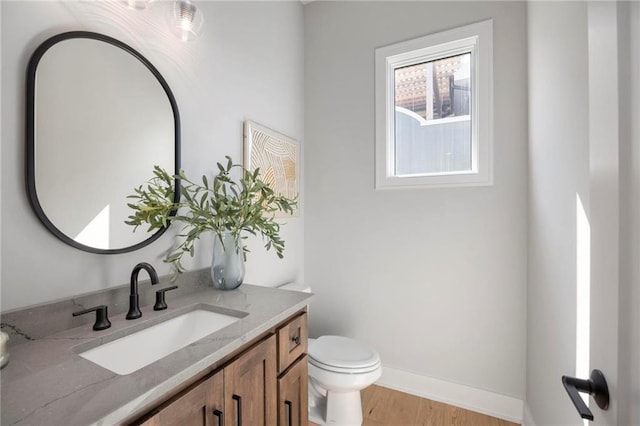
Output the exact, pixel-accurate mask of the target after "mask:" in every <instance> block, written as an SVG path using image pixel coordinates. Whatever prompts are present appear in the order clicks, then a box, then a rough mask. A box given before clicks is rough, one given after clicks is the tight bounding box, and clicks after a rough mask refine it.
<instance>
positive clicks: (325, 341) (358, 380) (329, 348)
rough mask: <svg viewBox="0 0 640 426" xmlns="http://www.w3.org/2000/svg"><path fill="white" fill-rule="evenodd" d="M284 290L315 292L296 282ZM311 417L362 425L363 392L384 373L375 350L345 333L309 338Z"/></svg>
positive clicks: (338, 424) (343, 424)
mask: <svg viewBox="0 0 640 426" xmlns="http://www.w3.org/2000/svg"><path fill="white" fill-rule="evenodd" d="M280 288H282V289H284V290H294V291H304V292H311V289H310V288H308V287H304V286H301V285H296V284H287V285H284V286H281V287H280ZM308 354H309V355H308V359H309V420H310V421H312V422H313V423H317V424H320V425H335V426H360V425H362V402H361V400H360V391H361V390H362V389H364V388H366V387H368V386H370V385H372V384H373V383H374V382H375V381H376V380H378V379H379V378H380V376H381V375H382V364H381V362H380V355H378V352H376V351H375V350H374V349H372V348H370V347H369V346H367V345H365V344H364V343H362V342H358V341H356V340H353V339H349V338H347V337H342V336H321V337H318V338H317V339H309V347H308Z"/></svg>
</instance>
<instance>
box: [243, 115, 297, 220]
mask: <svg viewBox="0 0 640 426" xmlns="http://www.w3.org/2000/svg"><path fill="white" fill-rule="evenodd" d="M243 139H244V158H243V160H244V168H245V169H247V170H249V171H252V172H253V171H255V170H256V169H258V168H259V169H260V178H261V179H262V180H263V181H265V182H266V183H268V184H269V186H270V187H271V188H272V189H273V190H274V191H275V193H276V194H277V195H283V196H285V197H287V198H291V199H293V198H296V197H297V196H298V193H299V184H300V182H299V180H300V178H299V174H300V172H299V168H300V144H299V142H298V141H296V140H295V139H293V138H291V137H289V136H286V135H284V134H282V133H280V132H277V131H275V130H273V129H270V128H268V127H265V126H263V125H261V124H258V123H256V122H254V121H250V120H245V122H244V138H243ZM298 214H299V212H298V207H297V206H296V207H294V208H293V213H292V214H291V215H290V214H288V213H283V212H277V213H276V217H292V216H294V217H296V216H298Z"/></svg>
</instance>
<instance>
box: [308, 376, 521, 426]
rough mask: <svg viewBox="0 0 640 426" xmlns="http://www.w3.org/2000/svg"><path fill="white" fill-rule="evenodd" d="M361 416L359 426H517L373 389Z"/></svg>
mask: <svg viewBox="0 0 640 426" xmlns="http://www.w3.org/2000/svg"><path fill="white" fill-rule="evenodd" d="M362 412H363V413H362V414H363V416H364V423H363V426H517V425H516V423H511V422H508V421H506V420H502V419H497V418H495V417H491V416H487V415H484V414H480V413H476V412H473V411H468V410H464V409H462V408H458V407H454V406H452V405H447V404H443V403H440V402H435V401H430V400H428V399H424V398H420V397H418V396H414V395H409V394H407V393H403V392H398V391H395V390H392V389H388V388H384V387H381V386H376V385H373V386H370V387H368V388H367V389H365V390H364V391H362ZM310 424H311V425H312V426H316V425H314V424H313V423H310Z"/></svg>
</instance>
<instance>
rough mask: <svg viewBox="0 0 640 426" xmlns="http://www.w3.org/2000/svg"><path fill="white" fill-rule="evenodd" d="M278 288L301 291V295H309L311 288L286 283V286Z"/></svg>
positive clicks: (299, 284)
mask: <svg viewBox="0 0 640 426" xmlns="http://www.w3.org/2000/svg"><path fill="white" fill-rule="evenodd" d="M278 288H279V289H282V290H291V291H301V292H303V293H311V287H309V286H308V285H306V284H301V283H287V284H283V285H280V286H278Z"/></svg>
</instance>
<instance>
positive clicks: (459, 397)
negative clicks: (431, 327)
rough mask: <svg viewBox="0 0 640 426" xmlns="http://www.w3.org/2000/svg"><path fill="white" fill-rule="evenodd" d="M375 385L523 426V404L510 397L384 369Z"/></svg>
mask: <svg viewBox="0 0 640 426" xmlns="http://www.w3.org/2000/svg"><path fill="white" fill-rule="evenodd" d="M376 384H377V385H380V386H384V387H386V388H391V389H395V390H398V391H401V392H405V393H409V394H411V395H416V396H420V397H422V398H427V399H430V400H432V401H438V402H443V403H445V404H450V405H455V406H456V407H461V408H464V409H466V410H471V411H476V412H478V413H482V414H487V415H489V416H493V417H498V418H500V419H504V420H508V421H510V422H514V423H521V422H522V416H523V411H522V410H523V403H522V400H520V399H517V398H513V397H510V396H505V395H500V394H497V393H493V392H489V391H486V390H482V389H476V388H473V387H470V386H465V385H459V384H457V383H451V382H446V381H444V380H440V379H434V378H432V377H427V376H422V375H419V374H415V373H410V372H408V371H403V370H398V369H396V368H391V367H385V366H383V369H382V377H381V378H380V379H379V380H378V381H377V382H376ZM528 426H535V425H534V424H533V423H531V424H528Z"/></svg>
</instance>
